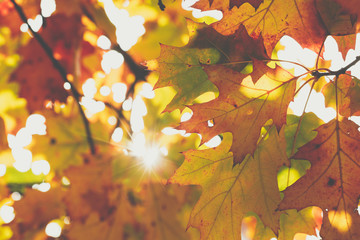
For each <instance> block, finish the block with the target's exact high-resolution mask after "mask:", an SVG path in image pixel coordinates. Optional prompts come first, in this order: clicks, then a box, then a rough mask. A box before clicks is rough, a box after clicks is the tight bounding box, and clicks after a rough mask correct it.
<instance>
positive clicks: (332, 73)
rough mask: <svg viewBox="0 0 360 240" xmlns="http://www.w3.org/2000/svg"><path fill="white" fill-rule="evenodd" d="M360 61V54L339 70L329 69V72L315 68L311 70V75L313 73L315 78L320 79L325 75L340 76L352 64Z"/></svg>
mask: <svg viewBox="0 0 360 240" xmlns="http://www.w3.org/2000/svg"><path fill="white" fill-rule="evenodd" d="M359 61H360V56H357V57H356V58H355V60H354V61H352V62H351V63H349V64H348V65H347V66H345V67H343V68H340V69H339V70H337V71H331V70H328V71H327V72H319V71H318V70H314V71H312V72H311V75H313V76H314V77H315V78H317V79H319V78H321V77H323V76H339V75H341V74H345V73H346V71H347V70H348V69H349V68H351V67H352V66H354V65H355V64H356V63H358V62H359Z"/></svg>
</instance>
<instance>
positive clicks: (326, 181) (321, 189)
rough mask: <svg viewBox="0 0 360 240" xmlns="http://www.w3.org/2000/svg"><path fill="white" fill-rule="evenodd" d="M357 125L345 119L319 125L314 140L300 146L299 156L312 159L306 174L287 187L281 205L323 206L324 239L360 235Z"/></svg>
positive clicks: (359, 149) (283, 206)
mask: <svg viewBox="0 0 360 240" xmlns="http://www.w3.org/2000/svg"><path fill="white" fill-rule="evenodd" d="M357 129H358V126H357V125H356V124H355V123H353V122H351V121H349V120H347V119H343V120H342V121H341V122H338V121H336V120H332V121H331V122H329V123H327V124H324V125H322V126H320V127H319V128H318V129H317V132H318V135H317V136H316V138H315V139H314V140H312V141H311V142H309V143H308V144H306V145H305V146H303V147H302V148H300V150H299V151H298V152H297V154H296V155H295V158H297V159H306V160H309V161H310V162H311V168H310V170H308V172H307V173H306V175H305V176H304V177H302V178H300V179H299V180H298V181H297V182H295V183H294V184H293V185H292V186H290V187H289V188H287V189H286V190H285V191H284V194H285V197H284V199H283V201H282V203H281V204H280V209H289V208H296V209H298V210H300V209H303V208H305V207H308V206H319V207H320V208H322V210H323V213H324V217H323V226H322V227H321V232H320V234H321V235H322V237H323V238H325V239H334V240H335V239H344V240H345V239H358V238H359V237H360V231H359V227H358V226H359V224H360V216H359V214H358V213H357V211H356V210H357V207H358V201H359V196H360V194H359V193H360V177H359V169H360V162H359V156H360V144H359V142H360V133H359V131H358V130H357Z"/></svg>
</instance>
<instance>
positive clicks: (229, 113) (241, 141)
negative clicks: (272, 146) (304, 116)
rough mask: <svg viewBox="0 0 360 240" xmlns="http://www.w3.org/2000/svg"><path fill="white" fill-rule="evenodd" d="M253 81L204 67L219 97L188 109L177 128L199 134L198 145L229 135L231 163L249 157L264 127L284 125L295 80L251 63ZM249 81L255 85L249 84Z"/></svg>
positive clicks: (280, 70)
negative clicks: (224, 134) (269, 121)
mask: <svg viewBox="0 0 360 240" xmlns="http://www.w3.org/2000/svg"><path fill="white" fill-rule="evenodd" d="M253 68H254V70H253V73H252V74H254V73H256V74H255V76H256V78H251V76H250V75H248V74H242V73H239V72H236V71H234V70H231V69H229V68H227V67H224V66H221V65H219V66H204V70H205V72H206V73H207V74H208V77H209V80H210V81H212V82H213V83H214V84H215V85H216V86H217V87H218V89H219V92H220V93H219V97H218V98H216V99H214V100H212V101H210V102H207V103H203V104H195V105H192V106H189V107H190V109H191V110H192V111H193V113H194V114H193V116H192V118H191V119H190V120H188V121H186V122H182V123H181V124H180V126H179V128H180V129H184V130H186V131H187V132H195V133H200V134H201V135H202V140H201V141H202V143H204V142H207V141H209V140H210V139H211V138H213V137H214V136H216V135H218V134H221V133H224V132H231V133H232V135H233V144H232V147H231V151H232V152H233V153H234V163H240V162H241V161H242V160H243V159H244V157H245V156H246V155H247V154H249V153H251V154H252V153H253V152H254V151H255V148H256V144H257V141H258V139H259V136H260V130H261V128H262V126H264V124H265V123H266V122H267V121H268V120H270V119H272V120H273V122H274V124H275V125H276V127H277V129H280V128H281V126H282V125H283V124H285V123H286V114H287V108H288V105H289V103H290V101H292V98H293V94H294V91H295V87H296V86H295V85H296V81H293V80H295V79H296V78H294V77H293V76H292V75H291V74H290V73H289V72H287V71H285V70H284V69H282V68H281V67H279V66H276V68H275V69H272V68H270V67H268V66H267V65H266V64H264V63H263V62H261V61H255V64H254V67H253ZM252 81H256V83H255V84H253V82H252Z"/></svg>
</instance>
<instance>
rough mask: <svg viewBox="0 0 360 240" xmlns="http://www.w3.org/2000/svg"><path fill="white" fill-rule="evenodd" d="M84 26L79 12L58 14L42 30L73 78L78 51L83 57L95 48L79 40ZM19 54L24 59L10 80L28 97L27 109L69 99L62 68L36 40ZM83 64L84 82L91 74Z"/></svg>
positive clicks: (38, 108) (22, 95) (43, 35)
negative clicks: (70, 14)
mask: <svg viewBox="0 0 360 240" xmlns="http://www.w3.org/2000/svg"><path fill="white" fill-rule="evenodd" d="M83 29H84V27H83V25H82V23H81V18H80V16H79V15H72V16H71V17H66V16H64V15H55V16H53V17H52V21H50V22H49V23H48V24H47V26H46V28H45V29H43V31H42V33H41V36H42V37H43V39H44V40H45V42H46V43H48V44H49V47H50V48H51V49H52V53H53V54H54V57H55V58H56V59H57V60H58V61H59V62H60V63H61V65H62V67H63V68H64V69H65V71H66V73H68V74H71V75H72V76H73V77H72V78H74V76H75V75H76V74H78V73H75V72H74V71H75V69H74V64H75V58H74V56H75V53H76V51H80V54H82V55H83V56H84V57H85V56H86V55H89V54H90V53H91V52H93V51H94V50H93V46H91V45H90V46H89V45H88V43H86V42H82V41H80V40H79V38H80V37H81V36H82V34H83ZM19 53H20V54H21V55H22V56H23V59H22V62H21V64H20V65H19V67H18V68H17V69H16V71H14V72H13V74H12V75H11V78H10V81H16V82H17V83H19V84H20V86H21V87H20V93H19V94H20V96H21V97H24V98H26V99H27V100H28V105H27V107H28V109H29V110H30V111H31V112H33V111H35V110H40V109H43V108H44V106H45V100H49V101H55V100H57V101H60V102H66V99H67V97H68V95H69V94H68V92H67V91H66V90H65V89H64V87H63V86H64V76H61V75H60V73H59V70H58V69H56V68H55V67H54V65H53V63H52V62H51V60H50V59H49V57H48V55H47V54H46V52H45V50H44V49H42V46H41V45H40V44H39V43H38V42H37V40H36V39H30V41H29V43H28V44H27V45H26V46H24V47H23V48H21V49H20V50H19ZM81 67H82V70H83V71H82V72H83V73H85V74H83V75H81V77H82V80H83V81H84V80H85V79H86V78H88V77H90V76H91V75H89V73H88V71H86V68H85V67H83V64H81V63H80V68H81ZM66 73H65V74H66ZM86 73H87V74H86ZM65 77H66V76H65ZM75 77H76V76H75Z"/></svg>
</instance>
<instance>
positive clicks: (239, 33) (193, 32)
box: [148, 20, 268, 111]
mask: <svg viewBox="0 0 360 240" xmlns="http://www.w3.org/2000/svg"><path fill="white" fill-rule="evenodd" d="M188 25H189V34H190V41H189V43H188V44H187V45H186V46H184V47H181V48H178V47H170V46H166V45H161V53H160V56H159V58H158V59H157V63H155V66H156V65H157V66H156V67H153V66H152V63H150V62H149V64H148V65H149V67H150V69H152V70H156V71H158V72H159V73H160V77H159V80H158V82H157V83H156V85H155V88H160V87H166V86H173V87H174V88H175V90H176V91H177V94H176V95H175V97H174V99H173V100H172V101H171V102H170V103H169V105H168V106H167V107H166V109H165V110H164V111H173V110H175V109H177V108H179V109H180V110H183V109H184V108H185V105H187V104H190V103H192V102H193V100H194V99H195V98H197V97H198V96H200V95H201V94H203V93H205V92H207V91H215V89H214V86H213V85H212V84H211V83H210V82H209V81H208V80H207V76H206V74H205V73H204V71H203V70H202V67H201V66H200V64H206V65H212V64H215V63H229V67H231V68H233V69H235V70H238V71H241V70H242V69H243V68H244V67H245V66H246V64H247V63H249V62H251V60H252V58H257V59H268V56H267V55H266V53H265V47H264V44H263V39H262V38H261V37H259V38H257V39H253V38H251V37H249V35H248V34H247V32H246V31H245V29H244V28H243V27H242V26H240V27H239V28H237V29H236V30H235V31H234V34H232V35H229V36H223V35H221V34H219V33H217V32H216V31H215V30H213V29H212V28H211V27H208V26H206V25H205V24H198V23H195V22H192V21H190V20H189V21H188Z"/></svg>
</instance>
